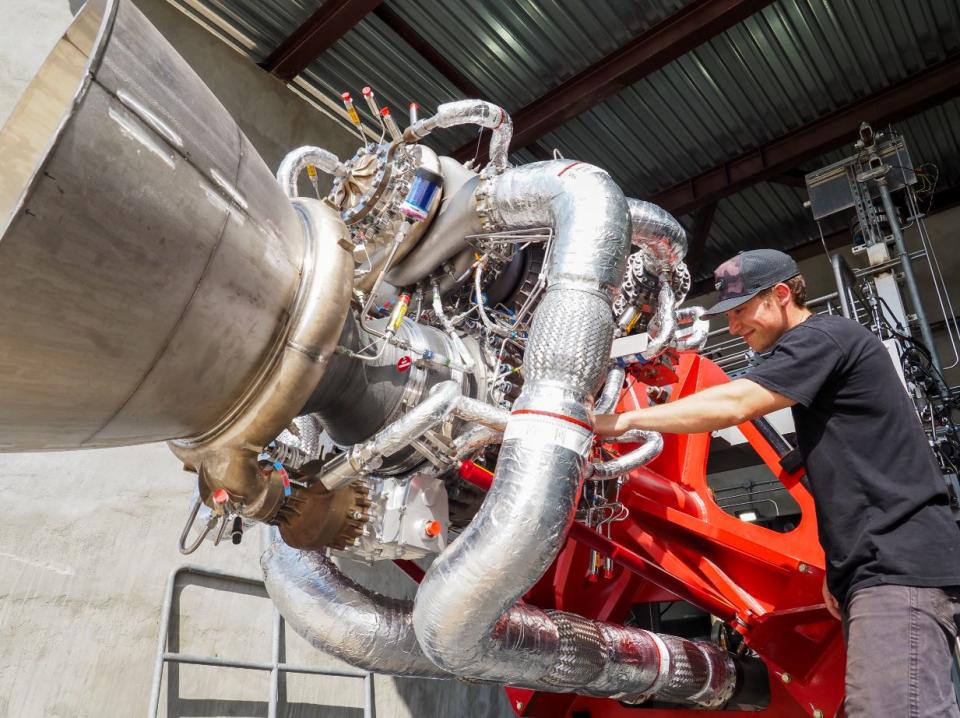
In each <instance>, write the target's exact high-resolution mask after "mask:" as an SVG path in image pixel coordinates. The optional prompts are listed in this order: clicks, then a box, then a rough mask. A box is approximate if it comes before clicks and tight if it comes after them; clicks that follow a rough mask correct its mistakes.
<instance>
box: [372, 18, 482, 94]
mask: <svg viewBox="0 0 960 718" xmlns="http://www.w3.org/2000/svg"><path fill="white" fill-rule="evenodd" d="M373 14H374V15H376V16H377V17H378V18H380V19H381V20H382V21H383V24H384V25H386V26H387V27H389V28H390V29H391V30H393V31H394V32H395V33H396V34H397V35H399V36H400V39H402V40H403V41H404V42H406V43H407V44H408V45H409V46H410V47H412V48H413V49H414V50H416V51H417V53H418V54H419V55H420V56H421V57H422V58H423V59H424V60H426V61H427V62H428V63H430V64H431V65H432V66H433V67H434V69H436V71H437V72H439V73H440V74H441V75H443V76H444V77H445V78H447V79H448V80H449V81H450V84H452V85H453V86H454V87H456V88H457V89H458V90H460V92H462V93H463V94H464V95H466V96H467V97H478V98H482V97H483V93H482V92H481V91H480V89H479V88H478V87H477V86H476V85H474V84H473V82H471V81H470V79H469V78H468V77H467V76H466V75H464V74H463V73H462V72H460V70H458V69H457V68H456V67H454V66H453V65H452V64H451V63H450V61H449V60H447V58H446V57H444V56H443V55H442V54H441V53H440V52H438V51H437V48H436V47H435V46H433V45H432V44H430V43H429V42H427V41H426V40H425V39H424V38H423V37H422V36H421V35H420V33H418V32H417V31H416V29H415V28H414V27H413V26H412V25H410V23H408V22H407V21H406V20H404V19H403V18H402V17H401V16H400V15H399V14H398V13H397V12H396V10H394V9H392V8H391V7H390V6H389V5H387V4H386V3H384V4H382V5H380V6H378V7H377V8H376V9H374V11H373Z"/></svg>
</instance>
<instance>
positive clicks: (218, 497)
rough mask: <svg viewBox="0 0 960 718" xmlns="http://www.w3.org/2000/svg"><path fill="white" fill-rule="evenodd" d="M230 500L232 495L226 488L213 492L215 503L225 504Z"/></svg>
mask: <svg viewBox="0 0 960 718" xmlns="http://www.w3.org/2000/svg"><path fill="white" fill-rule="evenodd" d="M229 499H230V494H228V493H227V490H226V489H224V488H219V489H215V490H214V492H213V503H215V504H221V505H222V504H225V503H227V501H228V500H229Z"/></svg>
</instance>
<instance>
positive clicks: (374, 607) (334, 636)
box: [260, 540, 450, 678]
mask: <svg viewBox="0 0 960 718" xmlns="http://www.w3.org/2000/svg"><path fill="white" fill-rule="evenodd" d="M260 565H261V567H262V568H263V578H264V582H265V583H266V587H267V593H268V594H270V598H271V599H272V600H273V602H274V604H275V605H276V607H277V610H278V611H280V614H281V615H282V616H283V618H284V620H285V621H286V622H287V623H288V624H290V626H291V627H292V628H293V630H294V631H296V632H297V634H298V635H300V636H301V637H303V638H304V639H305V640H307V641H308V642H309V643H311V644H312V645H313V646H315V647H317V648H319V649H320V650H322V651H326V652H327V653H330V654H331V655H333V656H335V657H337V658H339V659H340V660H342V661H346V662H347V663H349V664H350V665H352V666H356V667H357V668H362V669H364V670H367V671H375V672H377V673H386V674H390V675H397V676H416V677H420V678H449V677H450V674H448V673H446V672H445V671H442V670H441V669H439V668H437V666H435V665H434V664H433V663H432V662H430V661H429V660H428V659H427V658H426V656H424V655H423V652H422V651H421V650H420V646H419V645H418V644H417V639H416V636H415V635H414V633H413V624H412V621H411V618H410V610H411V605H412V602H411V601H403V600H399V599H394V598H388V597H386V596H382V595H380V594H378V593H375V592H373V591H370V590H368V589H365V588H363V587H362V586H359V585H357V584H356V583H354V582H353V581H351V580H350V579H349V578H347V577H346V576H344V575H343V574H342V573H341V572H340V569H338V568H337V567H336V565H334V563H333V561H331V560H330V559H329V558H328V557H327V556H326V555H324V554H323V553H320V552H316V551H298V550H296V549H293V548H290V547H289V546H287V545H286V544H284V543H283V542H282V541H279V540H274V541H273V542H272V543H271V544H270V546H269V547H268V548H267V550H266V551H265V552H264V553H263V556H262V557H261V558H260Z"/></svg>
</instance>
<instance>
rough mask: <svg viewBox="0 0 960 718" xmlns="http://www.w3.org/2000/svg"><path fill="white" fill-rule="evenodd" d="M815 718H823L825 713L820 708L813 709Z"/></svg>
mask: <svg viewBox="0 0 960 718" xmlns="http://www.w3.org/2000/svg"><path fill="white" fill-rule="evenodd" d="M813 718H823V711H822V710H820V709H819V708H814V709H813Z"/></svg>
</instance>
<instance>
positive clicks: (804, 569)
mask: <svg viewBox="0 0 960 718" xmlns="http://www.w3.org/2000/svg"><path fill="white" fill-rule="evenodd" d="M797 570H798V571H799V572H800V573H806V572H807V571H809V570H810V567H809V566H807V564H805V563H801V564H800V565H799V566H797Z"/></svg>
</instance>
